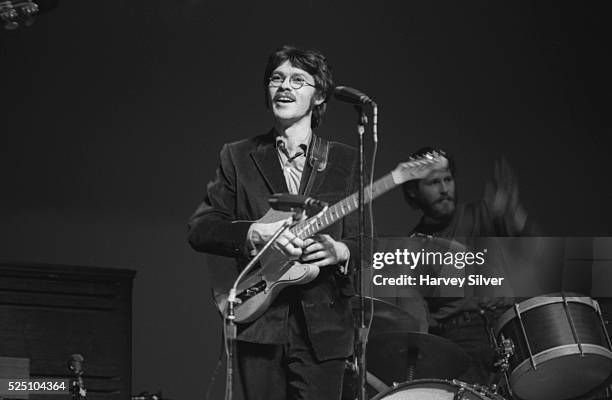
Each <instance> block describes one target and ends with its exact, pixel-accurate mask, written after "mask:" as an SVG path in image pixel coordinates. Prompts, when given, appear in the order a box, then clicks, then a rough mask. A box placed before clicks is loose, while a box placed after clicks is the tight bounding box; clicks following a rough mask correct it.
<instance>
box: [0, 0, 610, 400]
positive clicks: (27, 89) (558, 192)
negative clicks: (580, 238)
mask: <svg viewBox="0 0 612 400" xmlns="http://www.w3.org/2000/svg"><path fill="white" fill-rule="evenodd" d="M603 4H604V3H603V2H602V3H583V2H557V1H538V2H535V1H534V2H514V1H512V2H511V1H508V2H497V1H496V2H485V1H469V2H429V1H427V2H425V1H423V2H405V1H388V2H373V1H370V2H363V1H334V2H331V1H329V2H326V1H302V2H281V1H272V2H231V1H227V2H219V1H214V2H213V1H200V0H166V1H150V0H148V1H145V0H131V1H119V0H109V1H103V2H87V1H75V0H72V1H70V0H62V1H61V2H60V4H59V6H58V8H57V9H55V10H53V11H51V12H50V13H48V14H44V15H42V16H41V17H40V18H39V19H38V20H37V22H36V23H35V24H34V25H33V26H32V27H30V28H26V29H20V30H18V31H11V32H8V31H2V32H0V73H1V77H2V84H1V89H0V93H1V96H0V110H1V111H0V116H1V117H2V118H1V120H0V130H1V132H2V136H1V137H2V145H1V147H0V152H1V154H0V156H1V157H0V171H1V172H0V174H1V175H0V177H1V180H0V193H1V196H0V221H1V222H0V250H1V252H0V257H1V258H2V259H5V260H23V261H36V262H46V263H62V264H77V265H93V266H106V267H121V268H131V269H135V270H137V271H138V274H137V277H136V280H135V286H134V306H133V310H134V318H133V327H134V337H133V371H134V373H133V392H134V393H137V392H139V391H142V390H149V391H156V390H157V389H162V390H163V391H164V394H165V395H167V396H168V397H171V398H174V399H175V400H176V399H186V398H202V397H203V394H204V392H205V387H206V384H207V382H208V379H209V377H210V375H211V373H212V370H213V368H214V365H215V362H216V359H217V356H218V346H219V329H220V323H219V319H218V317H217V315H216V313H215V311H214V308H213V307H212V305H211V304H210V303H209V289H210V280H209V279H208V273H207V265H206V258H205V257H204V256H202V255H199V254H196V253H194V252H193V251H192V250H191V249H190V248H189V247H188V245H187V244H186V242H185V233H186V220H187V217H188V216H189V214H190V213H191V212H192V211H193V210H194V208H195V206H196V205H197V203H198V202H199V200H200V199H201V197H202V194H203V191H204V188H205V184H206V182H207V180H209V179H210V178H211V177H212V176H213V173H214V169H215V167H216V164H217V160H218V151H219V149H220V147H221V145H222V143H224V142H227V141H233V140H237V139H240V138H243V137H246V136H251V135H255V134H260V133H263V132H265V131H267V130H268V128H269V127H270V115H269V113H268V111H267V110H266V109H265V107H264V101H263V99H264V96H263V90H262V83H261V78H262V73H263V69H264V66H265V63H266V60H267V55H268V54H269V53H270V52H271V51H272V50H273V49H274V48H276V47H278V46H280V45H282V44H285V43H292V44H296V45H300V46H305V47H314V48H318V49H320V50H321V51H323V52H324V53H325V54H326V55H327V56H328V59H329V62H330V63H331V65H332V66H333V70H334V73H335V79H336V81H337V83H339V84H346V85H349V86H353V87H356V88H359V89H360V90H363V91H364V92H366V93H367V94H368V95H370V96H371V97H372V98H373V99H374V100H375V101H376V102H377V103H378V104H379V105H380V124H379V129H380V137H381V143H380V149H379V155H378V164H377V167H376V171H377V176H380V175H382V174H383V173H386V172H388V171H389V170H390V169H392V168H393V167H395V165H397V163H398V162H400V161H402V160H405V159H406V157H407V154H409V153H410V152H412V151H414V150H416V149H417V148H419V147H421V146H424V145H436V146H443V147H444V148H446V149H447V150H448V151H450V152H451V153H453V154H454V156H455V158H456V160H457V163H458V177H457V178H458V185H459V187H460V196H461V198H462V199H463V200H468V201H473V200H477V199H479V198H480V196H481V193H482V189H483V186H484V182H485V181H486V179H488V178H489V177H491V175H492V166H493V162H494V160H495V159H498V158H499V157H501V156H502V155H505V156H506V158H507V159H508V161H509V162H510V164H511V165H512V167H513V169H514V172H515V174H516V175H517V177H518V179H519V182H520V190H521V196H522V200H523V202H524V204H525V207H526V208H527V210H528V212H529V213H530V215H531V216H533V217H534V218H535V219H536V220H537V221H538V223H539V225H540V226H541V228H542V231H543V232H545V233H549V234H554V235H571V236H575V235H594V236H597V235H606V234H608V233H610V230H611V229H610V227H609V225H610V221H612V210H611V207H610V206H609V205H610V203H611V200H612V185H611V184H610V167H609V161H608V145H607V143H608V142H609V140H607V139H608V136H609V134H610V127H611V126H610V125H611V124H610V120H609V118H608V115H607V111H608V109H609V107H610V100H609V99H610V95H612V93H611V85H610V70H611V69H612V65H611V62H610V60H611V58H610V46H609V43H610V40H609V39H610V37H612V36H611V35H610V34H611V28H610V24H609V23H608V19H609V18H608V15H609V14H608V12H607V9H605V8H604V6H603ZM354 122H355V116H354V112H353V110H352V108H351V107H350V106H348V105H344V104H341V103H338V102H332V103H331V104H330V107H329V109H328V114H327V115H326V118H325V121H324V125H323V127H322V128H321V129H320V133H321V134H322V135H325V136H326V137H328V138H333V139H336V140H339V141H343V142H346V143H350V144H356V140H357V139H356V134H355V132H354ZM368 141H369V140H368ZM374 209H375V213H376V217H377V229H378V232H379V233H380V234H382V235H391V236H400V235H404V234H406V232H407V230H408V229H409V228H410V227H411V226H412V225H413V224H414V222H415V221H416V218H417V215H416V214H415V213H414V212H413V211H412V210H410V209H409V208H408V207H407V206H406V205H405V204H404V203H403V200H402V197H401V194H400V192H399V191H398V190H395V191H394V192H391V193H389V194H387V195H385V196H384V197H382V198H380V199H379V200H377V202H376V203H375V208H374ZM222 382H223V376H222V375H219V377H218V383H217V386H218V390H220V389H221V387H222Z"/></svg>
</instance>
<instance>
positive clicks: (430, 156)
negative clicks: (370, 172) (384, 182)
mask: <svg viewBox="0 0 612 400" xmlns="http://www.w3.org/2000/svg"><path fill="white" fill-rule="evenodd" d="M444 155H445V153H444V152H443V151H441V150H434V151H431V152H428V153H425V154H423V155H421V156H418V157H414V158H413V157H411V158H410V159H409V160H408V161H406V162H403V163H401V164H399V165H398V166H397V167H396V168H395V169H394V170H393V171H392V172H391V175H392V176H393V181H394V182H395V184H397V185H401V184H402V183H404V182H407V181H411V180H414V179H423V178H425V177H426V176H427V175H428V174H429V173H430V172H431V171H433V170H436V169H445V168H448V160H447V159H446V157H444Z"/></svg>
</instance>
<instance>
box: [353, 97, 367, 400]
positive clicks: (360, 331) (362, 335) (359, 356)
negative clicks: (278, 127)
mask: <svg viewBox="0 0 612 400" xmlns="http://www.w3.org/2000/svg"><path fill="white" fill-rule="evenodd" d="M355 110H356V111H357V114H358V115H359V117H358V120H357V133H358V134H359V196H358V198H359V240H358V252H359V254H358V259H357V282H358V285H359V286H358V288H357V295H358V296H359V307H358V310H359V314H358V318H357V327H356V329H355V331H356V332H355V338H356V340H355V358H356V361H357V372H358V381H359V384H358V385H357V387H358V388H359V391H358V396H357V398H358V399H359V400H367V397H366V359H365V356H366V345H367V342H368V328H367V326H366V324H365V322H366V321H365V320H366V317H365V297H364V296H363V283H364V282H363V273H362V263H363V258H364V233H365V198H364V184H363V180H364V175H365V174H364V151H363V150H364V149H363V148H364V146H363V134H364V132H365V125H366V124H367V123H368V117H367V116H366V114H365V112H364V110H363V106H362V105H360V104H359V105H355Z"/></svg>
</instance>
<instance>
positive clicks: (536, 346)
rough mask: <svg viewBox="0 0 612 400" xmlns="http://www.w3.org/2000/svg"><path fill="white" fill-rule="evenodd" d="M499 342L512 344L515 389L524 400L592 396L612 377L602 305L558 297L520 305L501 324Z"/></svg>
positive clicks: (585, 299)
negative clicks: (590, 394) (600, 306)
mask: <svg viewBox="0 0 612 400" xmlns="http://www.w3.org/2000/svg"><path fill="white" fill-rule="evenodd" d="M495 333H496V336H497V338H498V341H499V342H501V341H504V340H506V341H508V340H509V341H511V342H512V344H513V345H514V354H513V355H512V356H510V358H509V364H510V365H509V366H510V370H509V377H510V388H511V389H512V391H513V395H514V397H516V398H518V399H520V400H568V399H576V398H581V397H584V396H587V395H589V393H592V392H594V391H596V390H597V389H598V388H601V387H602V386H604V385H605V383H606V381H607V380H608V379H609V378H610V376H611V374H612V346H611V344H610V339H609V338H608V334H607V332H606V328H605V325H604V322H603V319H602V317H601V312H600V309H599V305H598V304H597V302H596V301H595V300H593V299H591V298H589V297H579V296H575V297H569V296H567V295H565V296H563V295H561V294H553V295H548V296H543V297H534V298H531V299H528V300H525V301H523V302H521V303H518V304H515V305H514V307H513V308H511V309H509V310H508V311H506V312H505V313H504V314H502V315H501V316H500V318H499V320H498V321H497V325H496V328H495Z"/></svg>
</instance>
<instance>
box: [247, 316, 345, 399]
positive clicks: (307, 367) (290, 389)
mask: <svg viewBox="0 0 612 400" xmlns="http://www.w3.org/2000/svg"><path fill="white" fill-rule="evenodd" d="M287 336H288V341H287V343H284V344H260V343H248V342H241V341H238V345H237V355H238V368H239V371H240V378H241V383H242V387H243V389H244V392H245V399H246V400H339V399H340V395H341V391H342V378H343V376H344V365H345V362H344V361H345V360H344V359H334V360H327V361H323V362H319V361H317V359H316V358H315V355H314V353H313V350H312V346H311V345H310V342H309V340H308V337H307V335H306V324H305V322H304V316H303V314H302V312H301V309H300V308H299V307H292V309H291V310H290V312H289V319H288V323H287Z"/></svg>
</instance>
